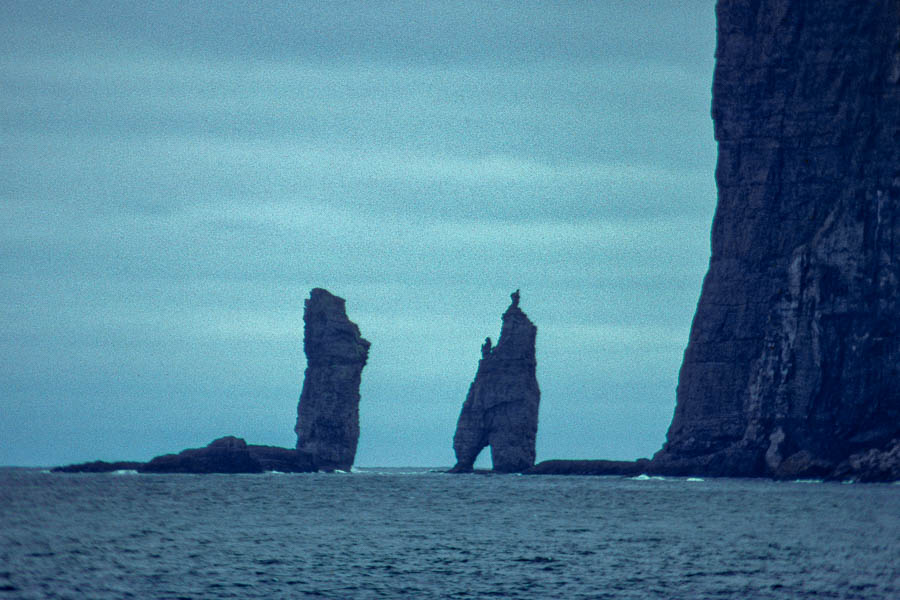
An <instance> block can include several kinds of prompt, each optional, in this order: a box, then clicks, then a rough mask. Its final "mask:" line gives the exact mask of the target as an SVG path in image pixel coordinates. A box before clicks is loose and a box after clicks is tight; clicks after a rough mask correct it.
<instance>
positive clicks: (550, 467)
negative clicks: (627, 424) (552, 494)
mask: <svg viewBox="0 0 900 600" xmlns="http://www.w3.org/2000/svg"><path fill="white" fill-rule="evenodd" d="M648 464H650V461H649V460H647V459H646V458H640V459H638V460H627V461H626V460H545V461H542V462H539V463H538V464H536V465H534V466H533V467H531V468H530V469H528V470H527V471H525V475H620V476H633V475H640V474H642V473H644V472H645V471H646V469H647V465H648Z"/></svg>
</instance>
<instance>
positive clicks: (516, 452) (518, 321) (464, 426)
mask: <svg viewBox="0 0 900 600" xmlns="http://www.w3.org/2000/svg"><path fill="white" fill-rule="evenodd" d="M536 336H537V327H535V326H534V324H533V323H532V322H531V321H530V320H528V317H527V316H526V315H525V313H524V312H522V309H520V308H519V292H518V290H517V291H516V292H514V293H513V294H512V304H511V305H510V306H509V308H508V309H507V310H506V312H505V313H503V326H502V328H501V330H500V339H499V340H498V342H497V345H496V346H492V345H491V339H490V338H488V339H487V340H486V341H485V343H484V346H482V348H481V360H480V361H479V362H478V371H477V373H476V375H475V380H474V381H473V382H472V385H471V386H470V387H469V393H468V395H467V396H466V400H465V402H464V403H463V407H462V412H461V413H460V415H459V421H458V422H457V425H456V434H455V435H454V436H453V450H454V452H456V466H455V467H453V469H452V472H456V473H466V472H471V471H472V467H473V465H474V464H475V459H476V458H477V457H478V454H479V453H480V452H481V451H482V450H483V449H484V448H485V447H486V446H490V447H491V461H492V462H493V469H494V471H497V472H500V473H520V472H523V471H525V470H527V469H529V468H530V467H532V466H533V465H534V458H535V438H536V436H537V425H538V405H539V404H540V400H541V391H540V388H538V382H537V376H536V373H535V371H536V368H537V360H536V358H535V338H536Z"/></svg>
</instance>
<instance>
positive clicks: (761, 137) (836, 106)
mask: <svg viewBox="0 0 900 600" xmlns="http://www.w3.org/2000/svg"><path fill="white" fill-rule="evenodd" d="M716 10H717V18H718V44H717V50H716V68H715V78H714V84H713V108H712V114H713V119H714V122H715V133H716V139H717V140H718V144H719V159H718V166H717V168H716V183H717V185H718V191H719V199H718V206H717V209H716V215H715V219H714V221H713V229H712V256H711V259H710V265H709V271H708V273H707V275H706V279H705V281H704V283H703V290H702V294H701V297H700V301H699V304H698V306H697V312H696V315H695V317H694V322H693V326H692V329H691V334H690V341H689V344H688V347H687V350H686V351H685V356H684V362H683V365H682V368H681V373H680V377H679V384H678V392H677V404H676V409H675V416H674V419H673V421H672V424H671V426H670V428H669V431H668V435H667V441H666V444H665V446H664V447H663V449H662V450H661V451H660V452H659V453H657V455H656V456H655V457H654V459H653V463H652V465H651V470H652V471H654V472H657V473H668V474H701V475H730V476H775V477H798V476H816V477H820V476H821V477H829V476H840V474H841V473H843V474H844V475H845V476H847V477H850V478H860V479H867V480H868V479H873V478H874V479H878V478H881V479H891V478H897V474H898V463H897V462H896V461H897V460H900V456H898V455H900V451H897V447H898V443H900V442H898V440H900V293H898V292H900V143H898V140H900V3H898V2H897V1H896V0H890V1H884V2H857V1H856V0H832V1H829V2H797V1H794V0H728V1H725V0H720V1H719V2H718V5H717V7H716ZM895 240H896V241H895Z"/></svg>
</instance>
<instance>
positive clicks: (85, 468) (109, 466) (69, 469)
mask: <svg viewBox="0 0 900 600" xmlns="http://www.w3.org/2000/svg"><path fill="white" fill-rule="evenodd" d="M143 466H144V463H142V462H135V461H120V462H106V461H103V460H95V461H93V462H86V463H78V464H74V465H66V466H64V467H54V468H52V469H50V471H51V472H53V473H112V472H113V471H137V470H138V469H140V468H141V467H143Z"/></svg>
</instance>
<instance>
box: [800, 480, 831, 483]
mask: <svg viewBox="0 0 900 600" xmlns="http://www.w3.org/2000/svg"><path fill="white" fill-rule="evenodd" d="M794 483H824V480H822V479H795V480H794Z"/></svg>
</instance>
